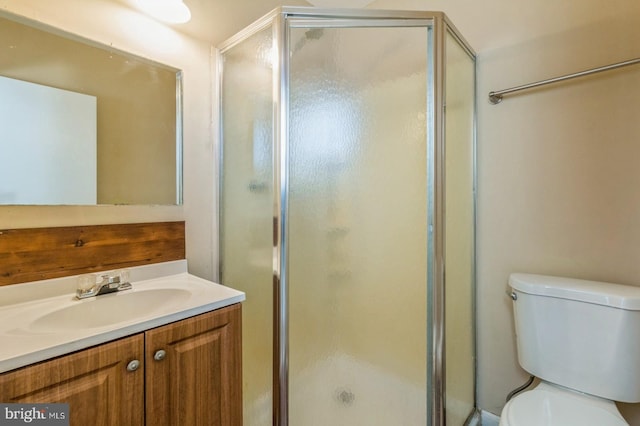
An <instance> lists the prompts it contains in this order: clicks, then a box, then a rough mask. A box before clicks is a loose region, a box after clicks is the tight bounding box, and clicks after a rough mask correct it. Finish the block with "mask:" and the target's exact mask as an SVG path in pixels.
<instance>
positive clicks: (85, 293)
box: [76, 270, 133, 299]
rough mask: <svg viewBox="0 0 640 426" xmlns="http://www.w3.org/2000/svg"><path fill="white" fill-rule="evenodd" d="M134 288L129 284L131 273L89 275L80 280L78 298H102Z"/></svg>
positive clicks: (124, 271) (118, 272) (82, 276)
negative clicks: (104, 295)
mask: <svg viewBox="0 0 640 426" xmlns="http://www.w3.org/2000/svg"><path fill="white" fill-rule="evenodd" d="M132 288H133V286H132V285H131V283H130V282H129V271H126V270H123V271H117V272H112V273H102V274H100V275H97V276H96V275H94V274H87V275H81V276H80V277H79V278H78V289H77V290H76V298H78V299H86V298H87V297H94V296H100V295H103V294H109V293H114V292H116V291H123V290H131V289H132Z"/></svg>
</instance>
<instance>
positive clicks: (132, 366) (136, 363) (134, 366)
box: [127, 359, 140, 371]
mask: <svg viewBox="0 0 640 426" xmlns="http://www.w3.org/2000/svg"><path fill="white" fill-rule="evenodd" d="M139 367H140V361H138V360H137V359H134V360H133V361H131V362H129V364H127V371H136V370H137V369H138V368H139Z"/></svg>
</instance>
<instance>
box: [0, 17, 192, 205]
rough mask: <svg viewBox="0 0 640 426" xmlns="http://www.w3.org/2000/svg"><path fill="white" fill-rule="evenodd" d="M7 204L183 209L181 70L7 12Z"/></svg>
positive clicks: (3, 71) (1, 171) (3, 22)
mask: <svg viewBox="0 0 640 426" xmlns="http://www.w3.org/2000/svg"><path fill="white" fill-rule="evenodd" d="M0 40H1V43H0V158H2V163H3V164H2V167H0V204H3V205H92V204H136V205H175V204H181V203H182V178H181V177H182V170H181V169H182V167H181V165H182V128H181V127H182V126H181V124H182V116H181V113H182V112H181V82H182V77H181V72H180V70H178V69H175V68H171V67H169V66H166V65H161V64H158V63H155V62H152V61H149V60H147V59H143V58H140V57H137V56H133V55H130V54H127V53H125V52H122V51H116V50H113V49H111V48H110V47H109V46H105V45H100V44H98V43H95V42H92V41H88V40H84V39H81V38H79V37H77V36H73V35H69V34H66V33H64V32H62V31H58V30H55V29H52V28H48V27H44V26H43V25H41V24H33V23H31V22H28V21H26V20H24V19H20V18H17V17H14V16H10V15H6V14H3V15H0Z"/></svg>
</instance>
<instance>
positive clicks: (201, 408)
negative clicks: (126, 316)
mask: <svg viewBox="0 0 640 426" xmlns="http://www.w3.org/2000/svg"><path fill="white" fill-rule="evenodd" d="M145 334H146V335H145V338H146V349H147V351H146V359H145V365H146V373H147V374H146V412H147V425H149V426H151V425H153V426H163V425H166V426H176V425H185V426H186V425H193V426H196V425H203V426H204V425H219V426H242V353H241V345H242V343H241V339H242V330H241V311H240V305H239V304H237V305H232V306H229V307H227V308H224V309H220V310H218V311H213V312H211V313H209V314H204V315H199V316H197V317H193V318H189V319H186V320H183V321H179V322H176V323H173V324H169V325H167V326H164V327H159V328H156V329H153V330H150V331H147V332H146V333H145Z"/></svg>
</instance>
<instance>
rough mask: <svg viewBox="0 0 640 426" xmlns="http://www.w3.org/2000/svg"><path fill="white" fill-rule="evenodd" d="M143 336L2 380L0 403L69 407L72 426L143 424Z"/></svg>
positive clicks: (76, 354) (2, 377)
mask: <svg viewBox="0 0 640 426" xmlns="http://www.w3.org/2000/svg"><path fill="white" fill-rule="evenodd" d="M143 353H144V336H143V335H142V334H138V335H135V336H131V337H127V338H124V339H120V340H116V341H114V342H110V343H105V344H103V345H100V346H96V347H93V348H89V349H85V350H82V351H80V352H76V353H73V354H70V355H65V356H61V357H59V358H55V359H52V360H49V361H44V362H41V363H39V364H34V365H31V366H28V367H24V368H21V369H19V370H15V371H11V372H8V373H4V374H2V375H0V402H10V403H61V402H63V403H68V404H69V420H70V421H69V424H70V425H73V426H75V425H101V426H102V425H104V426H118V425H131V426H142V425H144V368H143V365H142V364H140V366H139V367H138V368H137V370H135V371H128V370H127V365H128V364H129V362H131V361H133V360H136V359H137V360H142V355H143Z"/></svg>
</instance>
